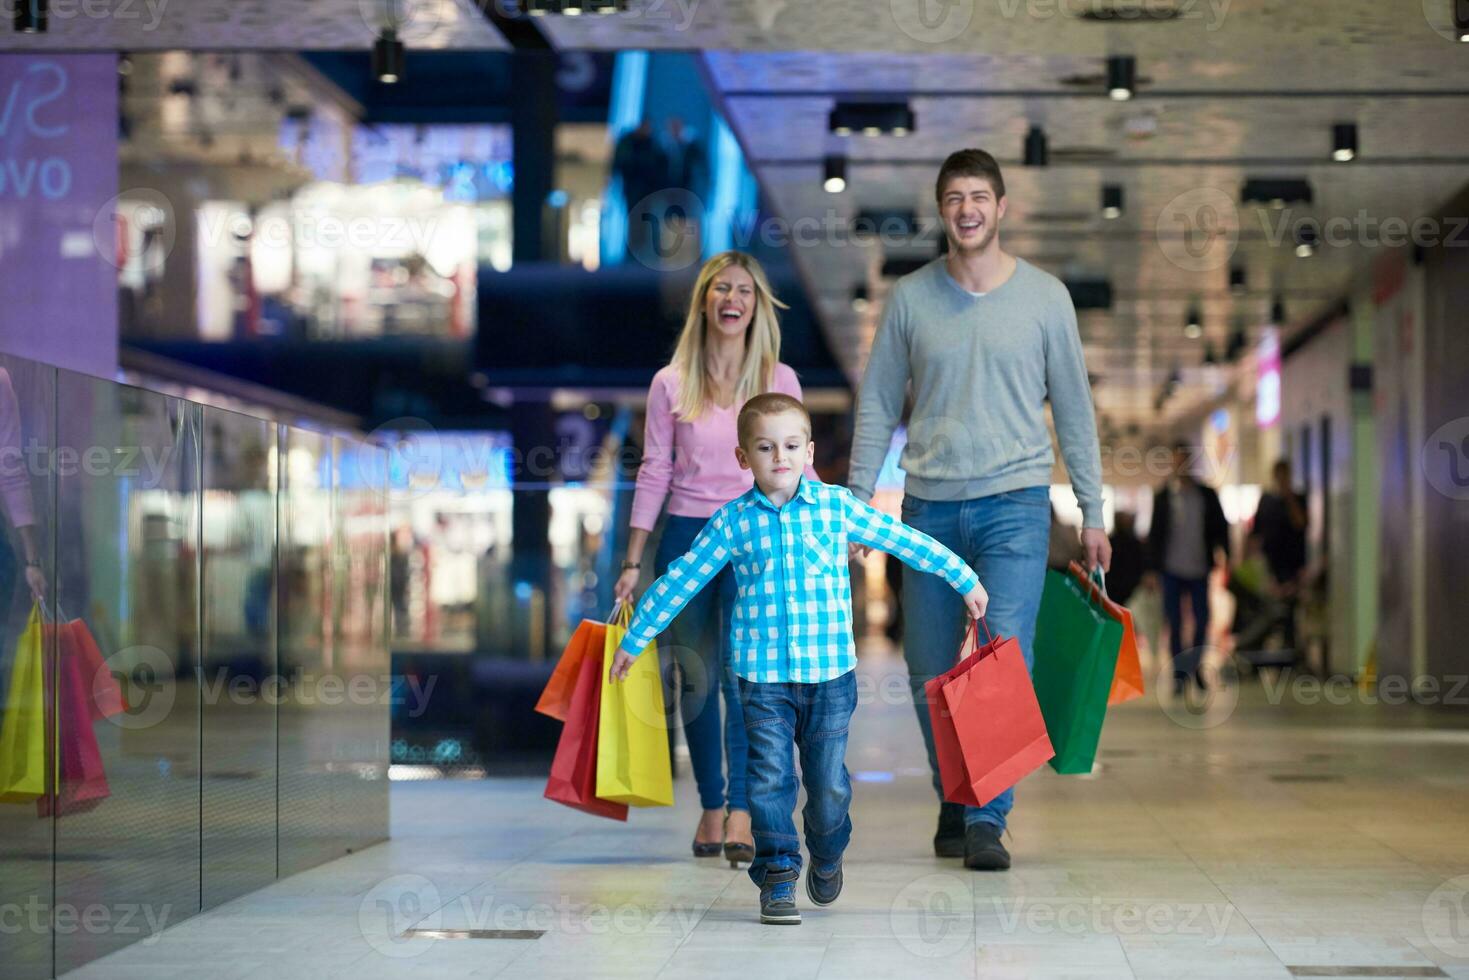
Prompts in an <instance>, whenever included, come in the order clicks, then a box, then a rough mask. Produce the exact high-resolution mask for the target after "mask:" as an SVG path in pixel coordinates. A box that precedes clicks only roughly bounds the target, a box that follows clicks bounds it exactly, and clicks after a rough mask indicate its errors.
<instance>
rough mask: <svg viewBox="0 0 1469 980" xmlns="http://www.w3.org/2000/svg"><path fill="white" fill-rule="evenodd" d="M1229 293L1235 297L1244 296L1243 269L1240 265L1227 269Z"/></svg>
mask: <svg viewBox="0 0 1469 980" xmlns="http://www.w3.org/2000/svg"><path fill="white" fill-rule="evenodd" d="M1229 291H1230V292H1231V293H1233V294H1234V295H1235V296H1243V295H1244V294H1245V267H1244V266H1242V265H1236V266H1231V267H1230V269H1229Z"/></svg>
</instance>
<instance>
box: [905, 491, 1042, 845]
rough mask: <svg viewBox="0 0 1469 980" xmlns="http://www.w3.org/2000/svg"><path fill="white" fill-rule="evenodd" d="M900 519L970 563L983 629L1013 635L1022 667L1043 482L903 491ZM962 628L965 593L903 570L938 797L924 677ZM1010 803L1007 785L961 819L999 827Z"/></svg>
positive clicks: (915, 674)
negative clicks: (967, 493) (983, 491)
mask: <svg viewBox="0 0 1469 980" xmlns="http://www.w3.org/2000/svg"><path fill="white" fill-rule="evenodd" d="M903 521H904V523H906V524H908V525H909V526H910V527H914V528H916V529H918V530H920V531H922V532H924V533H925V534H929V535H932V536H933V537H934V538H937V539H938V540H939V542H940V543H941V544H943V545H944V546H945V547H947V548H949V550H951V551H953V552H954V553H955V554H957V555H958V556H959V557H961V558H963V559H964V560H965V561H967V562H968V563H969V565H970V567H972V568H973V569H974V571H975V574H977V575H978V576H979V581H980V584H981V585H983V586H984V588H985V591H986V592H988V593H989V597H990V602H989V609H988V610H987V611H986V612H985V624H986V625H987V626H988V627H989V631H990V633H991V634H993V635H994V636H997V637H998V636H1013V637H1015V638H1017V639H1018V640H1019V641H1020V649H1021V652H1022V653H1024V655H1025V664H1026V666H1027V667H1029V666H1030V665H1031V663H1032V651H1031V647H1032V645H1033V643H1034V641H1035V617H1036V613H1037V612H1038V611H1039V610H1040V604H1041V592H1042V590H1043V589H1044V588H1045V583H1046V552H1047V548H1048V546H1049V544H1050V533H1051V499H1050V492H1049V490H1048V488H1046V487H1026V488H1024V489H1021V490H1011V491H1009V492H1007V493H997V494H994V495H992V496H988V497H976V498H973V499H970V500H922V499H920V498H918V497H914V496H913V495H911V494H907V495H904V497H903ZM889 560H892V559H889ZM967 627H968V616H967V614H966V613H965V611H964V600H963V599H961V598H960V596H959V594H958V593H957V592H955V591H954V590H953V589H951V588H949V585H948V583H946V582H945V581H944V580H943V579H941V578H939V577H938V576H937V575H923V574H921V573H919V572H915V571H913V570H912V569H909V568H905V569H903V655H904V656H905V657H906V658H907V660H908V682H909V684H910V686H911V687H912V690H913V706H914V707H915V708H916V709H917V710H918V727H919V728H921V729H922V730H923V741H924V744H925V745H926V746H927V747H928V764H929V765H930V766H931V767H932V768H933V786H934V790H935V791H936V792H937V793H938V794H939V799H940V800H942V799H943V795H944V791H943V784H942V782H941V781H940V780H939V766H938V756H937V755H936V754H935V753H934V748H933V728H932V727H931V725H930V723H929V718H928V703H927V700H926V698H925V694H924V690H923V684H924V682H925V681H927V680H929V679H930V678H932V677H934V676H936V675H938V674H942V673H943V672H944V671H946V670H948V669H949V668H950V667H952V666H954V664H955V662H956V655H957V654H958V652H959V646H960V644H961V643H963V641H964V631H965V629H966V628H967ZM982 636H983V634H982V633H981V637H982ZM1014 803H1015V793H1014V790H1013V789H1007V790H1005V792H1003V793H1001V794H1000V795H999V796H997V797H995V798H994V799H993V800H991V801H990V802H989V803H987V804H985V805H984V806H982V807H976V806H971V807H965V809H964V823H965V825H968V824H973V823H992V824H994V825H995V826H997V827H1000V828H1002V829H1003V828H1004V826H1005V819H1006V817H1007V816H1008V815H1009V813H1010V808H1011V807H1012V806H1013V805H1014Z"/></svg>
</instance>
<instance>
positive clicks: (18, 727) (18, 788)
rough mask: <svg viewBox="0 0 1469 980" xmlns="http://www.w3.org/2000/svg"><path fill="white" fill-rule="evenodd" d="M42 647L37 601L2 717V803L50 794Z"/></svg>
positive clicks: (18, 650) (19, 649) (18, 648)
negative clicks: (47, 769)
mask: <svg viewBox="0 0 1469 980" xmlns="http://www.w3.org/2000/svg"><path fill="white" fill-rule="evenodd" d="M41 649H42V647H41V615H40V611H39V609H37V607H36V606H34V605H33V606H32V607H31V616H30V619H28V620H27V621H26V627H25V630H24V631H23V632H22V633H21V634H20V640H19V642H18V643H17V644H16V649H15V663H13V664H12V665H11V667H10V686H9V688H7V689H6V694H5V716H4V718H3V719H0V803H30V802H32V801H34V800H35V799H37V798H38V797H41V796H45V795H46V713H45V696H46V695H45V690H46V683H45V677H44V675H43V674H42V665H41V655H42V654H41Z"/></svg>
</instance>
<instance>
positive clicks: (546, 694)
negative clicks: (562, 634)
mask: <svg viewBox="0 0 1469 980" xmlns="http://www.w3.org/2000/svg"><path fill="white" fill-rule="evenodd" d="M606 634H607V624H606V623H594V622H592V621H591V620H590V619H584V620H582V621H581V623H580V624H578V625H577V627H576V632H575V633H572V634H571V642H569V643H567V644H566V649H565V650H563V651H561V659H560V660H559V661H557V662H556V669H555V670H553V671H552V672H551V679H550V680H549V681H547V682H546V689H545V690H543V691H542V692H541V698H540V700H539V701H537V702H536V710H537V711H539V712H540V713H541V714H543V715H550V716H551V717H552V718H555V719H556V720H557V721H565V720H566V715H567V713H568V712H569V711H570V710H571V695H572V692H573V691H575V690H576V681H577V678H578V677H580V676H581V662H582V659H583V658H584V657H586V656H587V655H588V654H591V655H592V656H593V657H594V658H595V659H596V661H597V662H598V663H601V661H602V644H603V638H604V637H605V636H606Z"/></svg>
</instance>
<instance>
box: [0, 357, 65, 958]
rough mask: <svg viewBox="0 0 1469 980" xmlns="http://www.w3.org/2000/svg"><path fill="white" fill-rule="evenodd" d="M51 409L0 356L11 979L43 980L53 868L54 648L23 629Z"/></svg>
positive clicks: (3, 885) (4, 944) (0, 743)
mask: <svg viewBox="0 0 1469 980" xmlns="http://www.w3.org/2000/svg"><path fill="white" fill-rule="evenodd" d="M55 409H56V369H55V368H52V367H47V366H45V365H40V364H36V363H35V362H33V361H27V360H24V359H22V358H18V357H10V356H8V355H3V354H0V517H3V522H0V909H5V910H7V912H8V921H6V922H4V923H0V924H3V925H4V926H5V928H0V964H3V965H4V974H5V976H6V977H7V978H10V977H14V978H16V980H32V978H38V977H49V976H50V975H51V899H52V892H51V889H52V868H53V863H54V862H53V860H52V858H53V855H52V850H51V821H50V820H49V819H47V818H46V817H45V816H43V814H44V812H45V809H46V806H47V802H46V801H45V800H38V797H39V796H43V795H45V792H46V786H45V782H44V773H45V771H46V768H47V763H48V758H49V753H48V752H47V745H46V739H45V737H44V731H45V723H46V715H47V703H46V701H47V699H46V694H45V692H46V690H47V687H48V685H46V683H45V679H46V677H47V676H48V675H52V674H54V673H55V646H54V639H53V640H51V641H50V642H48V641H47V639H46V638H45V637H44V631H43V630H41V629H40V628H39V627H33V628H32V629H31V630H29V631H28V630H27V626H28V625H29V623H30V621H31V616H32V613H33V611H34V613H35V615H36V616H37V617H39V616H40V615H41V611H40V607H39V606H38V605H37V602H36V599H37V596H38V595H39V596H42V597H46V598H50V596H51V594H52V593H53V592H54V587H55V586H54V584H55V582H56V562H55V555H54V552H53V541H54V539H53V534H54V532H55V528H56V521H55V516H56V515H55V499H54V496H55V489H56V487H55V471H54V468H53V467H52V466H50V465H49V464H50V461H51V460H52V458H53V455H52V449H53V447H54V445H55V428H54V427H55ZM28 562H37V563H39V564H35V565H30V564H27V563H28ZM37 640H39V642H37ZM52 687H53V688H54V685H52Z"/></svg>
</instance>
